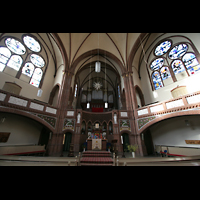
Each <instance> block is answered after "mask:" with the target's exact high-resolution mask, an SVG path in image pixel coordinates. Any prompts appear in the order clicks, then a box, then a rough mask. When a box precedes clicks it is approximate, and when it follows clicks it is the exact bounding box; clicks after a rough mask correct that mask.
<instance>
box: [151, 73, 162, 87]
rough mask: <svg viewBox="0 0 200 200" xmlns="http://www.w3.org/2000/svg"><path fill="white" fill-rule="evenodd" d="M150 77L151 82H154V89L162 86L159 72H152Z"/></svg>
mask: <svg viewBox="0 0 200 200" xmlns="http://www.w3.org/2000/svg"><path fill="white" fill-rule="evenodd" d="M152 79H153V84H154V87H155V90H157V89H159V88H161V87H163V83H162V80H161V77H160V74H159V72H154V73H153V74H152Z"/></svg>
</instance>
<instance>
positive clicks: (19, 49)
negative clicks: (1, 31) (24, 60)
mask: <svg viewBox="0 0 200 200" xmlns="http://www.w3.org/2000/svg"><path fill="white" fill-rule="evenodd" d="M5 43H6V46H7V47H8V48H9V49H10V50H11V51H12V52H14V53H16V54H20V55H23V54H25V53H26V49H25V47H24V45H23V44H22V43H21V42H19V41H18V40H15V39H14V38H7V39H6V41H5Z"/></svg>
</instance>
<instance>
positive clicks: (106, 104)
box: [105, 53, 108, 108]
mask: <svg viewBox="0 0 200 200" xmlns="http://www.w3.org/2000/svg"><path fill="white" fill-rule="evenodd" d="M105 58H106V53H105ZM106 83H107V82H106V61H105V97H106V98H105V108H108V102H107V100H108V91H107V84H106Z"/></svg>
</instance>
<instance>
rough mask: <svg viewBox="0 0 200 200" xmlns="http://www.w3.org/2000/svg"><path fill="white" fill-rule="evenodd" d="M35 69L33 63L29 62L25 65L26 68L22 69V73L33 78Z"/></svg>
mask: <svg viewBox="0 0 200 200" xmlns="http://www.w3.org/2000/svg"><path fill="white" fill-rule="evenodd" d="M34 69H35V67H34V65H33V64H32V63H30V62H28V63H26V64H25V65H24V67H23V68H22V73H23V74H25V75H27V76H29V77H31V76H32V74H33V71H34Z"/></svg>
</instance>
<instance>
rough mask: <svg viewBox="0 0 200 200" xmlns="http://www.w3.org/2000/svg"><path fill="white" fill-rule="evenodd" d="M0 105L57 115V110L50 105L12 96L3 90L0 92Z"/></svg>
mask: <svg viewBox="0 0 200 200" xmlns="http://www.w3.org/2000/svg"><path fill="white" fill-rule="evenodd" d="M0 105H1V106H6V107H14V108H18V109H22V110H28V111H30V110H31V111H33V112H39V113H43V114H44V113H46V114H48V115H54V116H55V115H56V113H57V108H55V107H53V106H51V105H48V104H45V103H40V102H38V101H36V100H32V99H29V98H26V97H22V96H19V95H16V94H12V93H9V92H6V91H4V90H0Z"/></svg>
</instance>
